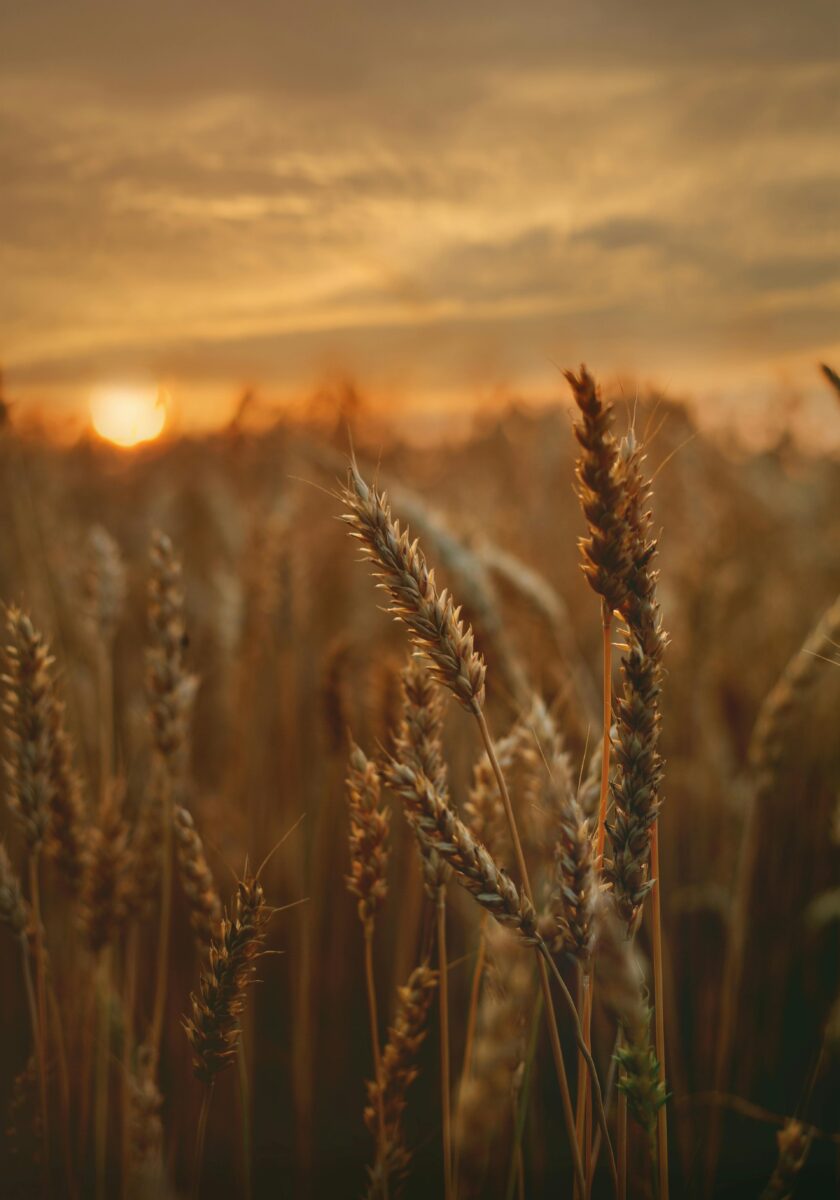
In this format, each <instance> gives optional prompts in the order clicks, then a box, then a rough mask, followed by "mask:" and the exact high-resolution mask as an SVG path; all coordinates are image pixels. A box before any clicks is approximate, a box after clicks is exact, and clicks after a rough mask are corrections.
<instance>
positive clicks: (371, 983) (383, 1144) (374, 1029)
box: [365, 917, 388, 1200]
mask: <svg viewBox="0 0 840 1200" xmlns="http://www.w3.org/2000/svg"><path fill="white" fill-rule="evenodd" d="M365 983H366V985H367V1001H368V1017H369V1019H370V1044H371V1048H372V1053H373V1074H374V1078H375V1080H376V1091H377V1096H376V1108H377V1114H378V1120H379V1153H380V1156H381V1159H382V1163H383V1164H387V1159H388V1146H387V1140H386V1136H385V1093H384V1087H383V1083H382V1050H381V1047H380V1043H379V1014H378V1011H377V1004H376V981H375V979H374V974H373V920H372V918H370V917H369V918H368V919H367V920H366V921H365ZM382 1193H383V1197H384V1200H388V1174H387V1167H386V1168H385V1173H384V1178H383V1184H382Z"/></svg>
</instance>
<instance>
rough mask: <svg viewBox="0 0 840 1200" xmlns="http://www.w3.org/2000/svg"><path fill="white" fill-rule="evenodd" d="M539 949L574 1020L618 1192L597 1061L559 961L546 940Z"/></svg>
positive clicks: (540, 960) (540, 957) (576, 1039)
mask: <svg viewBox="0 0 840 1200" xmlns="http://www.w3.org/2000/svg"><path fill="white" fill-rule="evenodd" d="M537 951H538V955H539V962H541V963H543V964H545V963H547V964H548V966H549V967H550V968H551V971H552V974H553V975H554V978H555V980H556V981H557V986H558V987H559V988H560V994H561V996H562V997H563V1002H564V1004H565V1005H566V1008H567V1009H568V1012H569V1016H570V1017H571V1020H572V1029H573V1032H574V1035H575V1041H576V1042H577V1044H578V1049H579V1050H580V1051H581V1053H582V1054H583V1057H584V1059H585V1060H586V1066H587V1068H588V1071H589V1076H590V1079H591V1081H592V1091H593V1093H594V1097H595V1109H596V1112H597V1114H598V1124H599V1125H600V1127H601V1135H602V1138H603V1142H604V1147H605V1149H606V1154H607V1162H608V1165H609V1168H610V1175H611V1177H612V1181H613V1186H614V1188H615V1190H616V1192H617V1191H618V1172H617V1170H616V1165H615V1155H614V1154H613V1148H612V1142H611V1141H610V1134H609V1129H608V1128H607V1114H606V1112H605V1111H604V1097H603V1094H602V1092H601V1084H600V1082H599V1080H598V1072H597V1070H596V1069H595V1063H594V1061H593V1059H592V1055H591V1054H590V1052H589V1050H588V1048H587V1046H586V1044H585V1042H584V1040H583V1031H582V1030H581V1027H580V1018H579V1017H578V1011H577V1009H576V1008H575V1002H574V1000H573V999H572V996H571V993H570V992H569V989H568V988H567V987H566V981H565V979H564V978H563V976H562V975H561V974H560V970H559V968H558V966H557V963H556V962H555V961H554V959H553V958H552V957H551V952H550V951H549V949H548V946H546V944H545V942H539V943H538V945H537ZM543 969H545V968H543Z"/></svg>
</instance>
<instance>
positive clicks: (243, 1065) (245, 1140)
mask: <svg viewBox="0 0 840 1200" xmlns="http://www.w3.org/2000/svg"><path fill="white" fill-rule="evenodd" d="M236 1065H237V1071H238V1074H239V1106H240V1109H241V1115H242V1197H243V1200H251V1193H252V1191H253V1185H252V1181H251V1155H252V1145H251V1142H252V1139H251V1086H250V1080H249V1078H248V1056H247V1054H246V1053H245V1043H244V1039H243V1038H242V1037H240V1039H239V1045H238V1046H237V1048H236Z"/></svg>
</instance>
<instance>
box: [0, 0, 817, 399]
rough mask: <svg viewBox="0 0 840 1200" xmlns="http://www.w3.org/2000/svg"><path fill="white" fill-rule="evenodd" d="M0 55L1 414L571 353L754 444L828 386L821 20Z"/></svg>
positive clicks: (673, 17) (432, 0)
mask: <svg viewBox="0 0 840 1200" xmlns="http://www.w3.org/2000/svg"><path fill="white" fill-rule="evenodd" d="M0 62H2V71H0V168H2V178H3V185H2V189H0V273H2V279H3V287H2V289H0V364H2V366H3V369H4V372H5V378H6V386H7V389H8V391H9V392H10V393H11V394H12V395H13V396H14V397H15V398H17V400H18V401H19V402H23V403H26V402H34V401H43V400H48V401H50V402H53V403H56V404H61V405H64V406H65V407H66V409H67V411H71V410H76V409H78V407H79V406H80V405H83V404H84V403H85V402H86V397H87V396H88V395H89V393H90V391H91V389H93V388H95V387H101V386H102V385H109V384H119V383H122V382H124V381H127V380H130V379H134V378H149V379H155V380H157V381H165V383H166V386H167V387H168V388H169V389H170V390H171V392H172V394H173V395H174V396H175V397H176V400H177V404H178V406H179V408H180V411H181V413H182V414H183V415H184V416H185V419H186V420H188V421H193V422H199V421H202V422H203V421H213V420H217V419H221V418H222V417H223V416H224V415H225V414H226V413H227V412H228V410H229V407H230V405H231V402H232V398H233V397H234V396H235V394H236V392H237V391H238V389H240V388H241V387H243V386H244V385H246V384H249V385H253V386H255V387H257V388H258V389H259V391H260V394H265V395H266V396H270V397H278V398H283V397H288V396H291V395H294V394H295V393H296V392H299V391H300V390H301V389H307V388H312V387H314V386H316V385H317V384H318V383H319V382H320V381H323V380H324V379H335V378H352V379H354V380H355V381H356V383H357V384H358V385H359V386H360V387H361V388H362V389H363V390H369V391H370V392H371V394H373V395H375V396H378V397H380V398H382V402H383V403H389V404H391V405H392V406H394V407H395V408H405V409H406V410H408V411H412V412H417V413H419V414H420V415H421V416H423V415H425V416H426V417H427V418H428V417H430V416H432V415H434V414H440V413H446V412H447V411H450V410H452V409H454V408H455V407H457V406H458V405H460V404H462V403H466V404H473V403H479V402H482V401H487V400H489V399H492V398H494V397H496V398H498V397H499V396H500V395H509V394H518V393H522V394H526V395H528V394H533V395H535V396H540V395H547V394H550V393H551V392H552V391H557V390H559V376H558V365H574V364H577V363H578V362H580V361H582V360H585V361H586V362H587V363H588V364H589V365H590V366H591V367H592V368H593V369H594V370H595V371H596V372H597V373H599V374H601V375H602V376H605V377H606V376H614V375H617V374H619V373H621V374H623V375H626V376H628V377H634V378H636V379H639V380H642V381H655V382H656V383H658V384H659V385H660V386H662V387H663V388H665V389H666V390H667V391H669V392H670V393H672V394H682V393H690V394H692V395H693V396H695V398H697V399H698V400H699V401H700V402H705V403H708V406H709V407H710V408H711V407H714V406H715V405H717V406H718V408H721V407H723V408H726V407H727V406H728V407H729V408H731V407H733V406H738V405H744V406H749V405H753V406H756V405H757V406H758V407H757V408H755V407H753V408H750V409H749V411H751V412H752V411H757V412H758V414H759V416H758V418H757V419H761V415H760V414H761V404H762V402H763V401H764V400H765V399H766V400H767V402H768V403H770V400H771V398H772V397H774V396H775V397H776V398H778V396H779V395H780V394H782V393H785V392H794V393H796V394H798V395H803V396H805V398H806V400H808V401H810V400H811V399H813V403H814V404H817V405H819V404H820V403H822V401H821V400H820V397H822V396H823V393H824V391H825V389H824V385H823V384H822V383H821V381H820V379H819V376H818V375H817V373H816V371H815V369H814V367H815V363H816V362H817V361H818V360H820V359H828V360H829V361H834V364H835V366H836V365H837V363H838V362H840V221H838V216H840V138H839V137H838V130H840V5H838V4H837V2H836V0H800V2H799V3H797V4H795V5H793V4H790V3H789V0H785V2H784V3H783V2H781V0H761V2H760V3H759V2H751V3H738V2H737V0H728V2H727V3H723V2H722V0H706V2H705V3H703V4H702V5H701V4H696V3H679V2H678V0H650V2H646V0H636V2H634V3H627V0H591V2H590V3H587V4H585V5H584V4H580V3H579V2H578V0H575V2H572V0H552V2H551V3H547V2H544V0H528V2H527V3H525V4H512V3H509V2H502V0H483V2H482V3H480V4H479V3H475V2H473V0H464V2H462V3H461V4H453V3H451V0H450V2H449V3H441V2H440V0H422V2H421V0H402V2H397V3H394V2H393V0H391V3H387V4H386V3H379V2H373V0H367V2H364V3H354V4H351V3H348V2H347V0H309V2H308V3H306V4H300V3H295V4H290V3H286V2H285V0H274V2H272V3H269V2H264V3H260V2H254V0H243V2H241V3H237V4H232V3H225V4H220V3H216V2H215V0H180V2H179V3H177V4H173V3H171V0H169V2H167V3H160V2H159V0H144V2H143V3H139V2H136V0H108V2H107V3H95V4H88V3H82V2H79V0H73V3H67V2H66V0H64V2H62V3H58V4H52V3H49V2H48V0H40V2H39V3H38V4H30V5H13V4H12V3H11V0H0ZM827 402H829V403H830V400H828V401H827ZM746 410H747V409H746V408H745V411H746Z"/></svg>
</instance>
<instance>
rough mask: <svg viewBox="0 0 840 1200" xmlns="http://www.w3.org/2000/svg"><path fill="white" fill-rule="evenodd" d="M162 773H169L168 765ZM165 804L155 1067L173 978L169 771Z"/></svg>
mask: <svg viewBox="0 0 840 1200" xmlns="http://www.w3.org/2000/svg"><path fill="white" fill-rule="evenodd" d="M161 769H162V770H164V771H166V767H165V765H164V764H161ZM161 803H162V805H163V846H162V850H161V853H162V855H163V860H162V864H161V885H160V924H159V927H158V938H157V948H158V952H157V969H156V973H155V1002H154V1008H153V1009H152V1027H151V1035H150V1039H149V1040H150V1042H151V1047H152V1057H153V1061H154V1063H155V1064H157V1062H158V1059H159V1058H160V1043H161V1038H162V1037H163V1021H164V1016H165V1012H166V988H167V981H168V977H169V930H170V925H171V924H172V874H173V864H172V822H173V811H172V810H173V804H172V778H171V776H170V775H169V773H168V771H167V772H166V774H165V777H164V780H163V787H162V795H161Z"/></svg>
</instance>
